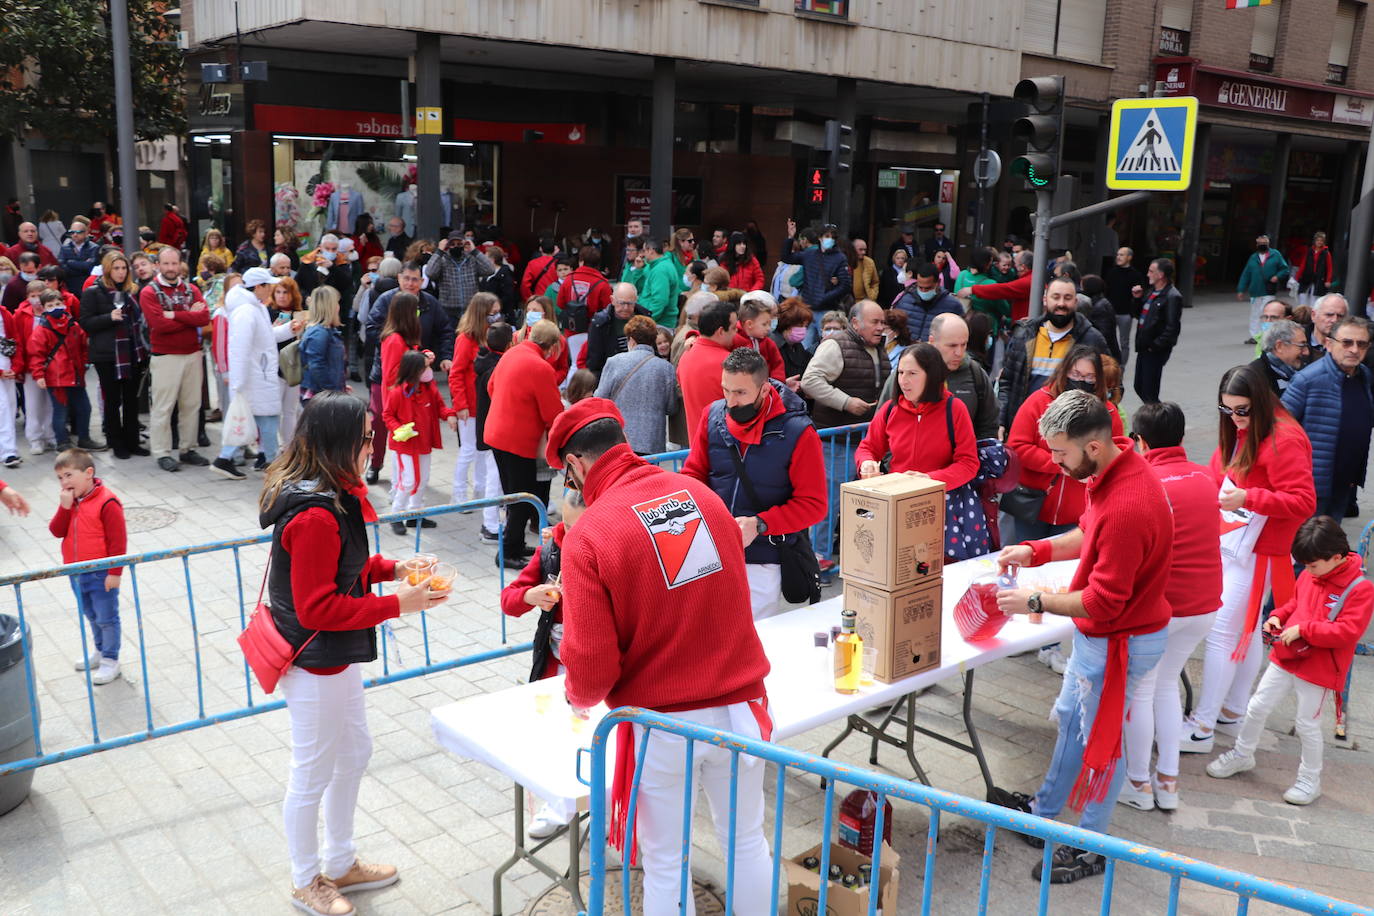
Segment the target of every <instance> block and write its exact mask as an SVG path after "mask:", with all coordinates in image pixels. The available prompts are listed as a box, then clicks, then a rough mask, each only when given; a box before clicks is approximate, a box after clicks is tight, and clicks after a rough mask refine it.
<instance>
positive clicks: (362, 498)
mask: <svg viewBox="0 0 1374 916" xmlns="http://www.w3.org/2000/svg"><path fill="white" fill-rule="evenodd" d="M344 492H345V493H347V494H348V495H350V496H356V497H357V498H358V505H359V506H360V507H361V508H362V510H363V521H364V522H365V523H367V524H371V523H373V522H375V521H377V510H376V509H374V508H372V503H371V502H370V501H369V500H368V498H367V484H365V483H363V482H362V481H361V480H355V481H354V482H353V484H352V486H350V487H348V488H347V489H345V490H344Z"/></svg>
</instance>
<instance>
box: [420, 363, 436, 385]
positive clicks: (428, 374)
mask: <svg viewBox="0 0 1374 916" xmlns="http://www.w3.org/2000/svg"><path fill="white" fill-rule="evenodd" d="M432 381H434V370H433V369H430V368H428V367H426V368H425V371H424V372H421V373H420V382H421V384H425V383H428V382H432Z"/></svg>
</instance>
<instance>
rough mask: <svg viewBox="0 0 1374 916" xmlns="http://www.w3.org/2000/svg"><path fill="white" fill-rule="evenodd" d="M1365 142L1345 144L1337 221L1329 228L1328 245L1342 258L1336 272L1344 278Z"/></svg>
mask: <svg viewBox="0 0 1374 916" xmlns="http://www.w3.org/2000/svg"><path fill="white" fill-rule="evenodd" d="M1362 147H1363V144H1362V143H1360V142H1359V141H1358V140H1350V141H1347V142H1346V144H1345V154H1344V155H1343V156H1342V157H1341V177H1340V182H1339V184H1338V185H1337V188H1336V221H1335V223H1333V224H1332V226H1331V228H1330V229H1329V230H1328V233H1327V235H1328V237H1327V240H1326V243H1327V245H1328V246H1329V247H1330V248H1331V253H1332V255H1334V256H1335V257H1337V258H1339V259H1340V260H1339V261H1338V262H1337V267H1336V274H1337V275H1338V276H1340V277H1342V278H1344V277H1345V276H1346V268H1347V262H1346V258H1345V254H1346V249H1347V248H1348V246H1349V244H1350V210H1351V208H1352V207H1353V206H1354V205H1355V188H1356V184H1355V182H1356V181H1357V180H1358V179H1359V175H1360V156H1361V154H1363V152H1364V150H1363V149H1362Z"/></svg>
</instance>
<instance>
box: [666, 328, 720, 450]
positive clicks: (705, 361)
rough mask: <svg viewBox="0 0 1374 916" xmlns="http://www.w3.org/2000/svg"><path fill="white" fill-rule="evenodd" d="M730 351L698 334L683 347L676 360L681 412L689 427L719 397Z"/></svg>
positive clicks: (692, 426) (694, 427)
mask: <svg viewBox="0 0 1374 916" xmlns="http://www.w3.org/2000/svg"><path fill="white" fill-rule="evenodd" d="M729 355H730V350H729V349H728V348H726V347H723V346H721V345H720V344H718V343H716V342H715V341H714V340H712V339H711V338H709V337H701V336H699V335H698V337H697V342H696V343H694V344H692V346H691V347H690V348H688V349H687V350H685V351H683V353H682V358H681V359H679V360H678V361H677V383H678V386H679V387H681V388H682V409H683V414H682V415H683V416H684V417H685V418H686V419H687V428H688V429H696V426H697V424H698V423H700V422H701V415H702V414H703V413H705V412H706V408H707V407H710V406H711V404H712V402H714V401H719V400H720V394H721V392H720V367H721V365H722V364H724V362H725V357H727V356H729Z"/></svg>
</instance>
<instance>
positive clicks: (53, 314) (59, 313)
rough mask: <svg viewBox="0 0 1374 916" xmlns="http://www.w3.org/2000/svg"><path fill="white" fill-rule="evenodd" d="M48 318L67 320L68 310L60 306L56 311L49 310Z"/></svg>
mask: <svg viewBox="0 0 1374 916" xmlns="http://www.w3.org/2000/svg"><path fill="white" fill-rule="evenodd" d="M48 317H49V318H58V319H61V318H66V317H67V310H66V309H65V308H62V307H61V306H58V307H57V308H55V309H49V310H48Z"/></svg>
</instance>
